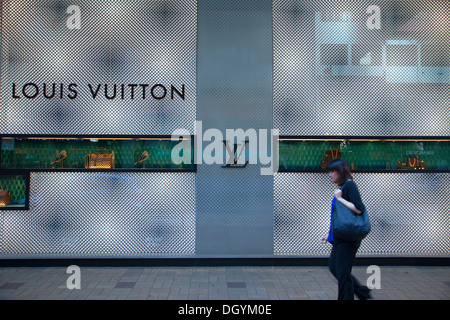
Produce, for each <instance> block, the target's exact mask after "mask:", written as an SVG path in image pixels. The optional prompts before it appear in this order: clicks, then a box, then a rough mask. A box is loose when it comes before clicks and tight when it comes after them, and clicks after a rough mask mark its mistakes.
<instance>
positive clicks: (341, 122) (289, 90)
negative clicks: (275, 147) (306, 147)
mask: <svg viewBox="0 0 450 320" xmlns="http://www.w3.org/2000/svg"><path fill="white" fill-rule="evenodd" d="M369 6H377V7H378V8H379V9H380V16H381V20H380V28H379V29H377V28H375V29H369V27H368V23H369V25H370V26H371V27H372V25H373V24H371V21H372V18H373V17H374V11H370V10H369V13H368V12H367V10H368V8H369ZM449 16H450V6H449V3H448V1H441V0H424V1H422V0H415V1H409V0H400V1H397V0H362V1H361V0H348V1H328V0H274V1H273V38H274V39H273V41H274V45H273V48H274V49H273V50H274V51H273V55H274V66H273V72H274V75H273V77H274V81H273V82H274V83H273V94H274V114H273V116H274V128H278V129H279V130H280V135H308V136H309V135H310V136H314V135H356V136H372V135H373V136H411V135H414V136H416V135H426V136H442V135H443V136H448V135H449V134H450V90H449V83H450V53H449V52H450V47H449V45H448V44H449V43H450V33H449V32H448V30H450V20H449V19H448V17H449ZM375 17H376V16H375Z"/></svg>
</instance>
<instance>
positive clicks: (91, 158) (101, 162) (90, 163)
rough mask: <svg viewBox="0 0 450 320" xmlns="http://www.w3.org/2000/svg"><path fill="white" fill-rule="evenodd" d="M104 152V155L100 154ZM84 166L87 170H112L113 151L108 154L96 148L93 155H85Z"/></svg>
mask: <svg viewBox="0 0 450 320" xmlns="http://www.w3.org/2000/svg"><path fill="white" fill-rule="evenodd" d="M101 150H104V153H100V151H101ZM84 166H85V168H87V169H112V168H114V151H111V153H108V151H107V150H106V149H105V148H98V150H97V152H96V153H94V154H88V155H86V157H85V159H84Z"/></svg>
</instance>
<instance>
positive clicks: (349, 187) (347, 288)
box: [322, 158, 371, 300]
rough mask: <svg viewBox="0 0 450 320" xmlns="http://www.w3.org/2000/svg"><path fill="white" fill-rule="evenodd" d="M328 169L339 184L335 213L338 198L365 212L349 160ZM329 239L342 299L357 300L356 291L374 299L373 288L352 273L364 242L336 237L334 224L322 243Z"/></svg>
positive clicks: (331, 262)
mask: <svg viewBox="0 0 450 320" xmlns="http://www.w3.org/2000/svg"><path fill="white" fill-rule="evenodd" d="M326 170H327V171H328V172H329V175H330V179H331V182H333V183H334V184H336V185H337V186H339V188H337V189H336V190H335V192H334V198H333V201H332V205H331V214H333V206H334V203H335V201H340V202H341V203H342V204H343V205H344V206H346V207H347V208H348V209H350V210H352V211H353V212H355V214H362V213H363V212H364V209H365V207H364V204H363V203H362V201H361V196H360V194H359V190H358V187H357V186H356V184H355V182H354V181H353V177H352V174H351V172H350V168H349V166H348V165H347V163H346V162H345V161H344V160H343V159H341V158H336V159H334V160H332V161H330V162H329V163H328V164H327V166H326ZM327 241H328V242H329V243H331V244H332V245H333V248H332V250H331V254H330V259H329V268H330V271H331V273H332V274H333V275H334V276H335V277H336V279H337V280H338V300H354V295H355V294H356V296H357V297H358V298H359V299H360V300H367V299H370V298H371V296H370V289H369V288H368V287H366V286H363V285H361V284H360V283H359V281H358V280H357V279H356V278H355V277H354V276H353V275H352V274H351V272H352V266H353V261H354V259H355V256H356V252H357V251H358V249H359V246H360V244H361V241H349V240H344V239H342V238H339V237H337V236H334V235H333V233H332V231H331V226H330V231H329V232H328V236H327V237H323V238H322V243H326V242H327Z"/></svg>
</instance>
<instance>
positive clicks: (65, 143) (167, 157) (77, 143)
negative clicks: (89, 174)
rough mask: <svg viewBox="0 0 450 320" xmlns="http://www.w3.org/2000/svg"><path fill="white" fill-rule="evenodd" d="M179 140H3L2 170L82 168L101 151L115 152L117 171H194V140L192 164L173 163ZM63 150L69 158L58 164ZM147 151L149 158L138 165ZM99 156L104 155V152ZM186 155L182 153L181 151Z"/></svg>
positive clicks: (191, 148) (190, 145)
mask: <svg viewBox="0 0 450 320" xmlns="http://www.w3.org/2000/svg"><path fill="white" fill-rule="evenodd" d="M179 143H180V142H179V141H171V140H150V139H149V140H136V139H121V140H113V139H111V140H107V139H101V140H98V139H97V140H90V139H11V138H6V139H5V138H4V139H3V144H2V145H3V148H2V168H3V169H58V168H64V169H83V168H85V156H86V155H88V154H95V153H96V152H97V151H98V150H99V149H100V148H105V149H106V150H107V152H108V153H111V152H114V159H115V161H114V163H115V166H114V167H115V168H117V169H152V168H154V169H180V170H186V169H192V168H193V166H194V165H193V162H194V153H193V147H192V144H193V141H191V140H185V142H184V143H186V149H187V150H190V151H191V159H192V160H191V164H185V163H182V164H179V165H177V164H174V163H173V162H172V160H171V154H172V150H173V148H174V147H175V146H176V145H177V144H179ZM62 150H65V151H66V152H67V157H66V158H65V159H64V160H62V161H59V162H57V163H55V164H53V165H52V164H51V163H52V162H53V161H55V160H56V159H57V158H58V155H59V154H60V152H61V151H62ZM144 151H147V152H148V159H147V160H145V161H143V162H140V163H138V164H137V165H135V163H136V162H138V160H139V159H140V158H141V155H142V154H143V152H144ZM100 153H104V150H101V151H100ZM179 154H180V157H182V156H183V150H181V151H180V153H179Z"/></svg>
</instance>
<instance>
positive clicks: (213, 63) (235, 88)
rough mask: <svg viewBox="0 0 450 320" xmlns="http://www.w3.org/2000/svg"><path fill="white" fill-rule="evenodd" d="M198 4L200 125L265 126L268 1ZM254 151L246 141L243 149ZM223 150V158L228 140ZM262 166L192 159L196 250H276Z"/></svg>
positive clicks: (268, 112) (268, 115)
mask: <svg viewBox="0 0 450 320" xmlns="http://www.w3.org/2000/svg"><path fill="white" fill-rule="evenodd" d="M198 10H199V23H198V39H199V42H198V106H197V111H198V113H197V119H198V120H201V121H202V122H203V123H202V124H203V132H205V131H206V130H207V129H210V128H216V129H218V130H220V131H221V133H222V134H223V135H224V139H225V133H226V129H232V130H234V129H239V128H242V129H243V130H247V129H256V130H258V129H268V130H269V133H270V129H271V128H272V119H273V115H272V94H271V93H272V81H271V80H272V77H271V75H272V15H271V1H270V0H269V1H268V0H249V1H238V0H230V1H228V0H227V1H222V0H212V1H208V0H199V1H198ZM197 130H198V129H197ZM197 134H200V132H198V131H197ZM239 143H240V141H239ZM208 144H209V142H204V144H203V148H205V147H206V146H207V145H208ZM256 151H257V150H249V145H247V150H246V153H249V152H256ZM221 155H223V159H224V161H225V156H226V154H225V148H223V154H222V153H221ZM261 167H262V165H260V164H253V165H248V166H247V167H246V168H237V169H232V168H222V167H221V164H214V165H206V164H203V165H199V166H198V167H197V180H196V182H197V185H196V192H197V243H196V245H197V251H196V254H197V256H228V257H230V256H247V257H251V256H258V255H265V256H273V231H272V230H273V176H262V175H260V171H259V170H260V168H261ZM264 167H265V166H264Z"/></svg>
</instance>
